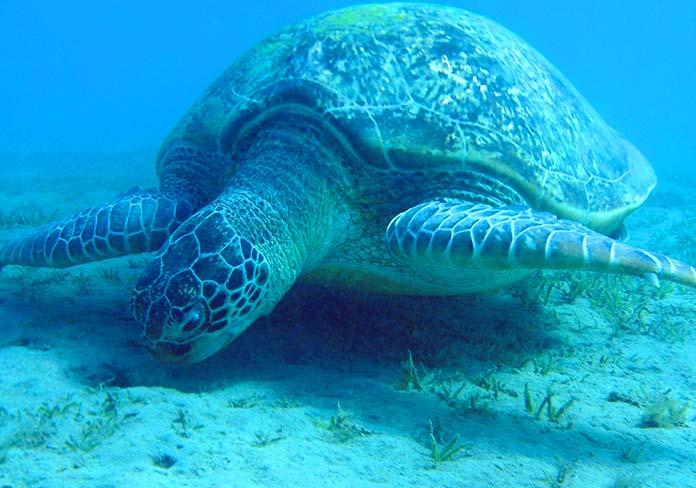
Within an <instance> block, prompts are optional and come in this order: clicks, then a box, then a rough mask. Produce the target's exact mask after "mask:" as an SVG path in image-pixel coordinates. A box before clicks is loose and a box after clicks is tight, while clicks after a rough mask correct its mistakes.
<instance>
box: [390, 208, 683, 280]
mask: <svg viewBox="0 0 696 488" xmlns="http://www.w3.org/2000/svg"><path fill="white" fill-rule="evenodd" d="M387 246H388V247H389V250H390V252H391V253H392V254H393V255H394V256H395V257H397V258H399V259H402V260H404V261H408V262H410V263H413V264H414V265H416V266H417V265H419V264H421V263H422V264H423V265H426V266H427V265H437V266H445V267H452V272H453V273H456V269H458V268H462V267H478V268H480V269H482V270H483V271H485V270H510V269H520V268H523V269H524V268H526V269H571V270H593V271H604V272H609V273H620V274H631V275H637V276H642V277H644V278H647V279H648V280H650V281H651V282H652V283H654V284H659V279H666V280H670V281H675V282H677V283H682V284H684V285H688V286H696V269H694V268H693V267H692V266H689V265H688V264H686V263H683V262H681V261H677V260H675V259H671V258H669V257H667V256H664V255H662V254H657V253H653V252H649V251H645V250H643V249H638V248H635V247H632V246H629V245H626V244H624V243H621V242H618V241H616V240H614V239H612V238H610V237H607V236H605V235H603V234H600V233H598V232H595V231H593V230H591V229H589V228H587V227H585V226H584V225H582V224H579V223H577V222H573V221H569V220H563V219H559V218H557V217H556V216H554V215H552V214H550V213H547V212H537V211H534V210H531V209H528V208H524V207H492V206H489V205H485V204H472V203H468V202H427V203H422V204H420V205H417V206H415V207H413V208H410V209H408V210H407V211H405V212H403V213H401V214H399V215H397V216H396V217H395V218H394V219H393V220H392V221H391V222H390V224H389V226H388V227H387Z"/></svg>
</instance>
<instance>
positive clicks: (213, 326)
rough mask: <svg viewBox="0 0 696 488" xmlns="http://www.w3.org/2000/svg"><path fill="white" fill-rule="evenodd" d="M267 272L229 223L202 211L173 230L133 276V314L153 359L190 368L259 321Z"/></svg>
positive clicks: (265, 307)
mask: <svg viewBox="0 0 696 488" xmlns="http://www.w3.org/2000/svg"><path fill="white" fill-rule="evenodd" d="M269 277H270V267H269V265H268V262H267V261H266V259H265V257H264V256H263V255H262V254H261V253H260V252H259V251H258V250H257V249H256V248H255V247H254V246H253V245H252V243H251V242H249V240H247V239H245V238H244V237H242V236H240V235H239V234H238V233H237V232H236V231H235V230H234V228H233V227H232V225H230V223H229V222H228V220H227V218H226V216H225V213H224V209H222V208H216V207H215V206H210V207H206V208H204V209H203V210H201V211H199V212H198V213H196V214H195V215H194V216H192V217H191V218H190V219H189V220H188V221H186V222H185V223H184V224H183V225H182V226H181V227H179V228H178V229H177V230H176V231H175V232H174V233H173V234H172V235H171V237H170V238H169V240H168V241H167V242H166V243H165V244H164V246H163V247H162V248H161V249H160V250H159V252H158V253H157V256H156V257H155V259H154V260H153V261H152V262H151V263H150V264H149V265H148V266H147V267H146V269H145V270H144V272H143V274H142V275H141V276H140V278H139V280H138V282H137V285H136V289H135V296H134V299H133V313H134V315H135V317H136V319H137V320H138V321H139V322H140V323H141V324H142V325H143V328H144V332H143V334H144V337H145V342H146V344H147V346H148V348H149V349H150V350H151V351H152V352H153V353H154V355H155V356H157V357H158V358H159V359H162V360H164V361H168V362H180V363H195V362H198V361H202V360H203V359H205V358H207V357H209V356H211V355H212V354H214V353H215V352H217V351H219V350H220V349H222V348H223V347H225V346H226V345H227V344H229V343H230V342H231V341H232V340H234V339H235V338H236V337H237V336H238V335H239V334H241V333H242V332H243V331H244V330H245V329H246V328H247V327H249V325H251V323H252V322H254V321H255V320H256V319H257V318H258V317H260V316H261V315H265V314H266V313H269V312H270V309H272V308H273V305H275V303H268V301H267V300H264V299H265V298H266V295H267V292H268V290H269V281H270V280H269Z"/></svg>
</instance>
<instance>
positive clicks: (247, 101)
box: [0, 3, 696, 362]
mask: <svg viewBox="0 0 696 488" xmlns="http://www.w3.org/2000/svg"><path fill="white" fill-rule="evenodd" d="M157 174H158V177H159V182H160V187H159V189H158V190H157V189H149V190H140V189H134V190H131V191H129V192H127V193H125V194H123V195H120V196H119V197H117V198H116V199H115V200H114V201H112V202H109V203H107V204H105V205H103V206H101V207H97V208H92V209H89V210H86V211H84V212H81V213H79V214H77V215H74V216H72V217H70V218H67V219H65V220H62V221H58V222H54V223H50V224H47V225H45V226H43V227H40V228H38V229H36V230H34V231H33V232H31V233H29V234H27V235H25V236H20V237H18V238H17V239H15V240H12V241H10V242H9V243H6V244H5V245H4V247H3V248H2V249H1V250H0V265H6V264H21V265H27V266H52V267H63V266H72V265H75V264H79V263H84V262H87V261H95V260H100V259H106V258H111V257H115V256H120V255H125V254H130V253H140V252H146V251H157V253H156V255H155V256H154V259H153V260H152V261H151V262H150V264H149V265H148V266H147V267H146V268H145V270H144V271H143V273H142V276H141V277H140V279H139V280H138V282H137V284H136V289H135V294H134V298H133V312H134V315H135V317H136V319H137V320H138V321H139V322H140V323H141V324H142V325H143V327H144V337H145V341H146V344H147V346H148V347H149V348H150V349H151V350H152V351H153V352H154V353H155V355H156V356H158V357H160V358H162V359H164V360H168V361H178V362H196V361H200V360H202V359H204V358H206V357H208V356H210V355H212V354H213V353H215V352H216V351H218V350H220V349H221V348H223V347H224V346H226V345H227V344H228V343H230V342H231V341H232V340H233V339H234V338H235V337H237V336H238V335H239V334H241V333H242V332H243V331H244V330H245V329H246V328H247V327H249V325H250V324H251V323H252V322H254V321H255V320H256V319H257V318H258V317H260V316H262V315H265V314H268V313H269V312H270V311H271V310H273V308H274V306H275V305H276V304H277V303H278V301H279V300H280V299H281V297H282V296H283V295H284V294H285V293H286V292H287V291H288V289H289V288H290V287H291V286H292V285H293V283H295V282H296V281H297V280H298V279H306V280H313V281H315V282H320V283H325V284H329V285H340V286H352V287H359V288H361V289H365V290H372V291H376V292H388V293H401V294H419V295H437V294H440V295H445V294H461V293H466V292H472V291H477V290H486V289H491V288H495V287H500V286H502V285H505V284H508V283H511V282H513V281H515V280H519V279H521V278H523V277H524V276H526V275H528V274H529V273H531V272H532V271H533V270H535V269H540V268H546V269H589V270H597V271H604V272H613V273H623V274H633V275H638V276H643V277H647V278H649V279H650V280H651V281H653V282H654V283H657V281H658V278H663V279H667V280H673V281H676V282H679V283H683V284H686V285H690V286H696V270H695V269H694V268H693V267H691V266H689V265H687V264H685V263H682V262H679V261H676V260H673V259H670V258H668V257H666V256H663V255H660V254H656V253H652V252H648V251H644V250H641V249H637V248H634V247H631V246H629V245H626V244H624V243H622V242H619V241H618V240H616V239H615V237H617V236H618V234H619V233H620V231H621V229H622V223H623V221H624V219H625V217H626V216H627V215H629V214H630V213H631V212H632V211H633V210H635V209H636V208H637V207H638V206H639V205H640V204H641V203H642V202H643V201H644V200H645V198H646V197H647V196H648V194H649V193H650V191H651V189H652V188H653V186H654V185H655V175H654V173H653V171H652V169H651V167H650V165H649V164H648V162H647V161H646V160H645V158H644V157H643V156H642V155H641V154H640V153H639V152H638V150H637V149H635V148H634V147H633V146H632V145H631V144H630V143H629V142H627V141H626V140H625V139H623V138H622V137H621V136H620V135H619V134H618V133H617V132H616V131H614V130H613V129H611V128H610V127H609V126H608V125H607V124H606V123H605V122H604V121H603V120H602V119H601V117H600V116H599V115H598V114H597V112H595V110H594V109H593V108H592V107H591V106H590V105H589V104H588V103H587V102H586V101H585V99H584V98H583V97H582V96H581V95H580V94H579V93H578V92H577V91H576V90H575V88H574V87H573V86H572V85H571V84H570V83H569V82H568V80H566V78H564V77H563V76H562V75H561V74H560V73H559V72H558V71H557V70H556V69H555V68H554V67H553V66H552V65H551V64H550V63H549V62H548V61H547V60H546V59H545V58H544V57H542V56H541V55H540V54H539V53H538V52H537V51H535V50H534V49H533V48H531V47H530V46H529V45H527V44H526V43H525V42H524V41H522V40H521V39H520V38H518V37H517V36H515V35H514V34H512V33H511V32H509V31H507V30H506V29H504V28H503V27H501V26H499V25H497V24H496V23H494V22H492V21H490V20H488V19H486V18H483V17H480V16H478V15H474V14H471V13H468V12H465V11H462V10H459V9H455V8H450V7H444V6H434V5H425V4H413V3H409V4H398V3H397V4H386V5H366V6H354V7H350V8H346V9H343V10H338V11H334V12H329V13H326V14H323V15H320V16H318V17H315V18H312V19H309V20H307V21H304V22H300V23H298V24H296V25H293V26H290V27H287V28H285V29H283V30H281V31H280V32H278V33H277V34H275V35H273V36H271V37H270V38H268V39H266V40H265V41H263V42H261V43H260V44H258V45H256V46H255V47H253V48H252V49H251V50H250V51H249V52H248V53H247V54H245V55H244V56H242V57H241V58H240V59H239V60H237V61H236V62H235V63H234V64H233V65H232V66H231V67H230V68H229V69H227V70H226V71H225V72H224V73H223V74H222V76H220V77H219V78H218V79H217V81H215V82H214V83H213V84H212V86H210V87H209V88H208V89H207V90H206V91H205V93H204V94H203V95H202V96H201V97H200V98H199V99H198V101H197V102H196V103H195V104H194V105H193V107H192V108H191V109H190V110H189V111H188V113H187V114H186V115H184V117H183V119H182V120H181V121H180V122H179V123H178V125H177V126H176V127H175V128H174V130H173V131H172V132H171V134H170V135H169V136H168V137H167V139H166V140H165V142H164V143H163V145H162V148H161V150H160V153H159V156H158V159H157Z"/></svg>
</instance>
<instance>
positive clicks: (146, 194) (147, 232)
mask: <svg viewBox="0 0 696 488" xmlns="http://www.w3.org/2000/svg"><path fill="white" fill-rule="evenodd" d="M190 215H191V208H190V206H189V205H188V204H187V203H186V202H183V201H177V200H174V199H171V198H169V197H167V196H166V195H163V194H162V193H160V192H158V191H157V190H155V189H149V190H141V189H139V188H134V189H132V190H130V191H128V192H126V193H124V194H123V195H120V196H118V197H117V198H116V199H115V200H113V201H111V202H109V203H106V204H105V205H102V206H101V207H94V208H90V209H87V210H84V211H82V212H80V213H78V214H75V215H73V216H71V217H68V218H66V219H63V220H59V221H55V222H50V223H48V224H45V225H43V226H41V227H38V228H36V229H34V230H32V231H30V232H28V233H27V234H25V235H22V236H19V237H17V238H16V239H13V240H11V241H9V242H7V243H5V244H4V245H3V246H2V247H0V269H1V268H2V267H3V266H4V265H7V264H20V265H24V266H37V267H39V266H45V267H51V268H65V267H68V266H73V265H76V264H80V263H86V262H89V261H99V260H102V259H108V258H114V257H118V256H123V255H126V254H133V253H140V252H147V251H156V250H157V249H159V248H160V247H161V246H162V244H163V243H164V242H165V240H166V239H167V238H168V237H169V236H170V235H171V233H172V232H173V231H174V229H176V228H177V227H178V226H179V225H180V224H181V223H182V222H183V221H184V220H186V219H187V218H188V217H189V216H190Z"/></svg>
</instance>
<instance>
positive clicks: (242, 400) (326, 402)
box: [0, 154, 696, 488]
mask: <svg viewBox="0 0 696 488" xmlns="http://www.w3.org/2000/svg"><path fill="white" fill-rule="evenodd" d="M151 156H152V155H151V154H130V155H114V156H109V157H104V156H100V155H92V156H91V157H89V158H88V157H87V156H74V155H48V156H46V158H45V161H51V164H52V165H53V166H52V167H46V168H45V169H42V170H41V172H40V173H36V172H31V171H30V170H31V169H32V168H33V167H35V166H36V165H37V164H39V163H41V161H37V160H36V159H25V160H23V161H21V162H19V161H17V160H14V159H13V160H8V159H5V160H4V161H3V163H2V164H1V165H0V166H1V167H2V168H5V170H4V171H3V173H4V174H2V175H0V178H2V179H3V181H4V182H5V183H4V185H3V187H2V188H0V198H2V201H3V206H2V210H3V211H4V212H10V211H11V212H15V213H16V212H25V213H27V214H30V213H31V211H30V209H41V210H42V211H43V213H44V214H46V215H51V214H52V213H53V210H54V209H56V210H57V211H58V213H57V214H56V215H60V216H62V215H66V214H69V213H70V212H73V211H76V210H78V209H80V208H82V207H83V206H87V205H91V204H95V203H99V202H101V201H104V200H106V199H108V198H112V197H113V196H114V195H115V194H117V193H119V192H121V191H125V190H127V189H128V188H130V187H131V186H134V185H137V184H142V185H144V186H150V185H153V184H154V179H153V176H152V163H151V162H149V160H148V157H151ZM86 160H87V161H89V162H90V164H89V165H86V164H85V161H86ZM56 162H59V163H60V164H56ZM46 164H48V163H46ZM65 167H67V168H68V170H69V171H70V172H71V174H79V175H80V176H79V178H78V179H73V178H68V177H63V176H60V175H61V174H64V173H65V171H66V170H65ZM686 186H687V185H686V184H684V186H677V185H676V184H675V183H673V182H672V183H671V184H666V185H664V186H663V187H662V188H663V189H662V190H661V191H660V192H658V194H657V195H656V196H655V197H654V198H653V199H651V201H650V202H649V203H648V205H646V206H645V207H644V208H643V209H641V210H640V211H639V212H638V213H637V214H636V215H635V216H634V217H632V218H631V219H630V220H629V222H628V227H629V231H630V232H631V242H632V243H634V244H642V245H646V246H649V247H650V248H652V249H653V250H657V251H670V252H672V253H673V254H676V255H678V256H679V255H681V256H682V257H687V258H688V257H691V258H692V259H693V258H694V257H696V238H692V240H689V237H690V235H689V233H688V232H684V231H683V229H686V228H687V226H689V225H690V226H691V227H690V228H691V229H693V228H696V227H694V224H696V195H694V192H688V191H687V189H686ZM689 196H691V197H692V198H689ZM677 197H678V198H679V199H680V201H678V202H676V203H675V201H674V200H675V199H676V198H677ZM689 202H690V203H689ZM675 205H678V206H675ZM19 231H20V229H19V228H15V229H5V230H2V233H0V239H4V238H7V237H9V236H10V235H15V234H16V233H17V232H19ZM680 231H681V232H680ZM144 262H145V261H144V260H143V259H142V257H141V256H136V257H131V258H124V259H119V260H114V261H111V262H104V263H95V264H90V265H84V266H81V267H76V268H73V269H69V270H57V271H56V270H32V269H23V268H19V267H14V266H10V267H7V268H6V269H4V270H3V272H2V274H0V316H1V317H2V320H1V321H0V371H2V374H1V375H0V407H1V408H0V486H11V487H14V488H20V487H61V486H69V487H82V486H84V487H111V486H113V487H121V486H130V487H139V486H148V487H157V486H177V487H189V486H190V487H194V486H195V487H207V486H210V487H214V486H231V487H232V486H233V487H247V486H249V487H256V486H264V487H266V486H267V487H295V486H297V487H300V486H303V487H314V486H317V487H322V488H330V487H370V486H394V487H404V486H421V487H463V486H480V487H487V486H493V487H496V488H502V487H508V486H509V487H540V486H542V487H543V486H557V487H560V486H564V487H565V486H568V487H611V486H626V487H629V486H632V487H637V486H645V487H660V488H663V487H688V486H695V487H696V462H695V461H694V460H695V459H696V434H695V432H694V428H693V425H694V421H695V420H696V419H695V418H694V413H695V410H694V408H693V406H690V405H689V406H688V407H687V410H686V412H685V413H684V414H683V416H682V417H680V420H683V421H684V423H683V424H679V425H674V426H671V427H661V428H646V427H643V426H641V422H642V419H643V416H644V415H645V414H646V412H648V411H649V410H650V409H651V408H652V407H651V405H653V407H654V406H655V402H656V401H657V402H658V403H659V399H660V398H664V395H666V396H667V398H669V399H670V400H671V401H672V404H671V405H672V406H673V408H676V409H678V408H679V407H682V406H686V405H687V403H686V402H688V401H691V402H693V401H694V391H696V374H694V373H695V372H696V334H695V333H694V317H695V316H696V300H694V298H696V293H694V291H692V290H689V289H686V288H684V287H680V286H675V287H671V286H666V287H663V289H662V291H660V290H653V289H651V288H650V287H649V286H647V285H645V284H643V283H642V282H640V281H639V280H637V279H633V278H622V279H604V280H600V281H596V277H595V276H593V275H586V276H585V277H583V280H585V282H588V281H589V282H591V283H592V287H591V288H590V290H589V291H587V292H585V293H583V294H580V296H579V297H578V298H577V299H576V300H575V301H574V302H572V303H566V301H567V300H566V299H565V298H566V296H565V295H564V291H563V290H564V289H565V288H564V286H566V285H560V286H557V287H555V288H553V289H552V290H551V292H550V295H549V299H548V302H547V303H546V305H544V304H543V303H541V302H543V301H544V296H545V291H544V290H545V289H544V288H543V286H547V285H545V284H544V283H548V282H552V281H553V280H556V281H557V282H558V281H566V282H569V281H568V280H569V279H570V278H569V276H570V275H568V274H553V273H546V274H544V278H543V279H542V278H540V277H535V278H532V279H531V280H530V281H529V282H528V283H527V284H522V285H518V286H514V287H512V288H510V289H507V290H502V291H499V292H495V293H490V294H484V295H481V296H475V297H462V298H431V299H421V298H398V297H382V296H370V295H360V294H356V293H349V292H342V291H337V290H326V289H322V288H315V287H310V286H299V287H297V288H296V289H294V290H293V291H292V292H291V293H290V294H289V295H288V297H287V298H286V299H285V300H284V301H283V302H282V303H281V304H280V305H279V307H278V309H277V310H276V313H274V314H273V315H272V316H271V317H269V318H267V319H263V320H261V321H259V323H257V324H255V325H254V326H253V327H252V328H250V329H249V330H248V331H247V332H246V333H245V334H244V335H243V336H242V337H241V338H240V339H238V341H237V342H235V343H233V344H232V345H231V346H230V347H229V348H228V349H227V350H225V351H224V352H223V353H221V354H219V355H217V356H216V357H214V358H212V359H211V360H209V361H206V362H204V363H203V364H200V365H195V366H193V367H189V368H176V367H170V366H166V365H162V364H159V363H157V362H156V361H155V360H154V359H152V358H151V357H150V356H148V355H147V353H146V352H145V351H144V349H143V348H142V346H141V345H140V339H139V336H140V330H139V327H138V325H137V324H136V323H135V321H134V320H133V319H132V318H131V317H130V313H129V308H128V304H129V300H130V289H131V287H132V285H133V282H134V280H135V279H136V277H137V274H138V270H139V269H140V268H141V267H142V265H143V263H144ZM107 271H109V272H111V271H114V272H116V273H117V275H118V278H119V280H121V281H120V282H118V281H114V280H108V279H106V278H105V276H104V274H108V273H107ZM540 287H542V288H541V290H542V291H541V292H539V289H540ZM611 287H614V288H615V289H616V290H617V292H616V293H614V295H611V294H609V293H608V292H606V290H605V289H610V288H611ZM603 290H604V291H603ZM626 290H628V291H626ZM603 293H604V294H603ZM536 295H539V296H536ZM608 296H614V297H615V298H616V297H619V298H617V299H620V300H622V302H621V303H618V304H617V303H614V305H607V306H600V305H599V303H597V302H598V300H600V299H602V298H601V297H604V300H607V298H606V297H608ZM598 297H600V298H599V299H598ZM632 299H635V300H636V303H631V300H632ZM600 301H601V300H600ZM540 303H541V304H540ZM535 304H536V305H535ZM607 307H609V308H607ZM612 307H613V308H612ZM631 308H633V309H638V310H640V312H639V313H636V315H635V316H632V317H627V316H625V314H626V311H627V310H630V309H631ZM609 311H612V312H614V313H615V314H618V315H620V317H617V316H614V317H611V316H610V313H608V312H609ZM409 349H410V350H412V351H413V357H414V359H415V362H416V364H417V367H418V371H419V373H420V377H421V380H422V382H423V389H422V390H421V391H415V390H412V391H404V390H403V389H401V385H400V383H401V382H402V379H403V370H402V365H401V363H402V361H404V360H405V359H406V358H407V356H408V350H409ZM421 363H422V364H424V365H425V366H422V365H421ZM484 380H485V381H484ZM496 384H497V386H496ZM525 385H528V388H529V391H530V396H531V399H532V402H533V407H534V408H535V409H537V408H538V406H539V404H540V403H541V400H542V399H543V398H544V397H545V396H546V394H547V391H549V389H551V391H553V393H554V396H553V398H552V401H553V407H554V409H556V410H557V409H558V408H560V407H561V406H562V405H563V404H564V403H565V402H566V401H568V400H570V399H571V398H572V399H574V400H575V401H574V403H573V404H572V405H571V406H570V407H569V409H568V410H567V411H566V412H565V413H564V414H563V415H562V416H561V417H560V418H559V419H556V420H555V421H553V420H551V419H549V414H548V413H547V411H546V410H545V409H544V410H543V411H542V412H541V414H540V418H538V419H537V418H536V417H535V415H534V414H529V413H527V412H526V411H525V400H524V390H525ZM460 387H462V390H461V391H460V392H459V394H458V395H455V392H456V391H457V390H458V389H459V388H460ZM448 395H449V397H448ZM609 399H614V400H618V401H609ZM339 405H340V409H339ZM658 407H659V406H658ZM658 407H656V408H658ZM658 410H659V408H658ZM661 411H663V412H664V411H666V410H665V409H661ZM675 415H679V412H675ZM332 418H333V421H332ZM430 422H432V423H433V425H434V434H435V437H436V438H437V441H438V443H440V449H442V447H443V446H442V444H446V443H447V442H449V441H450V440H451V439H453V438H454V437H455V436H457V435H458V436H460V441H459V443H460V444H464V445H465V447H464V449H463V450H462V451H460V452H459V453H458V454H457V455H455V456H454V457H453V458H452V459H448V460H445V461H443V462H441V463H440V464H439V465H438V466H437V467H435V466H434V462H433V457H432V453H431V444H432V442H431V439H430V433H429V429H430V428H429V423H430ZM665 423H666V424H669V423H670V422H669V421H666V422H665ZM168 459H169V460H170V461H169V462H174V464H172V465H171V466H168V467H166V466H165V465H166V464H167V463H166V461H167V460H168ZM156 464H159V466H158V465H156ZM622 481H624V482H626V484H620V483H621V482H622Z"/></svg>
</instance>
